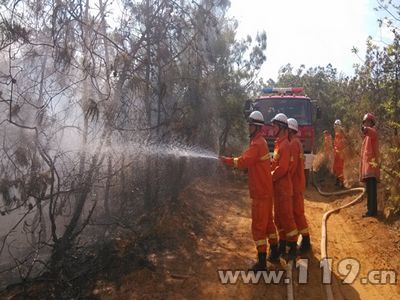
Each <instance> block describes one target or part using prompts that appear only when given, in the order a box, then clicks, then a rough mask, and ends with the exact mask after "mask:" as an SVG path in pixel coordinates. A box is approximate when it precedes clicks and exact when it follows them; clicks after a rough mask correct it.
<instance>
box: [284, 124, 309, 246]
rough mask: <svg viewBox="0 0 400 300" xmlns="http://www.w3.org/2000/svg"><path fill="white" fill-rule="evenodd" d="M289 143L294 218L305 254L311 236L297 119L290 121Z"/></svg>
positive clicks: (301, 146) (302, 155)
mask: <svg viewBox="0 0 400 300" xmlns="http://www.w3.org/2000/svg"><path fill="white" fill-rule="evenodd" d="M288 127H289V141H290V150H291V159H290V161H291V163H290V166H289V174H290V176H291V178H292V184H293V197H292V199H293V200H292V202H293V216H294V221H295V222H296V226H297V230H298V231H299V234H301V236H302V240H301V244H300V247H299V251H300V252H302V253H304V252H307V251H309V250H310V248H311V244H310V234H309V231H308V224H307V219H306V216H305V214H304V196H303V195H304V190H305V188H306V179H305V175H304V152H303V145H302V144H301V142H300V140H299V138H298V137H297V132H298V131H299V126H298V124H297V121H296V119H293V118H289V119H288Z"/></svg>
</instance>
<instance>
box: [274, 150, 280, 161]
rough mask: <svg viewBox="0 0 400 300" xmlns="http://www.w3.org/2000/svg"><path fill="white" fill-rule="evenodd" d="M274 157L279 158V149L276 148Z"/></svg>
mask: <svg viewBox="0 0 400 300" xmlns="http://www.w3.org/2000/svg"><path fill="white" fill-rule="evenodd" d="M274 159H275V160H278V159H279V152H278V150H275V151H274Z"/></svg>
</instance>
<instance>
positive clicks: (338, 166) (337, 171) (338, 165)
mask: <svg viewBox="0 0 400 300" xmlns="http://www.w3.org/2000/svg"><path fill="white" fill-rule="evenodd" d="M344 146H345V145H344V135H343V132H342V131H341V129H338V130H336V131H335V140H334V143H333V148H334V156H333V159H334V160H333V174H334V175H335V176H336V178H338V179H339V180H340V181H341V182H343V180H344V176H343V167H344V157H343V151H344Z"/></svg>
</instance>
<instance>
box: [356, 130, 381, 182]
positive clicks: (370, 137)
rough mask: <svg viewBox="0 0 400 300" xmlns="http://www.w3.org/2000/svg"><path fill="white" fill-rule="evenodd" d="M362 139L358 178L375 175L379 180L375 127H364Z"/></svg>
mask: <svg viewBox="0 0 400 300" xmlns="http://www.w3.org/2000/svg"><path fill="white" fill-rule="evenodd" d="M363 131H364V140H363V143H362V146H361V162H360V180H362V181H364V180H365V179H367V178H371V177H375V178H376V179H377V180H379V175H380V170H379V166H378V161H379V143H378V137H377V133H376V129H375V128H373V127H364V130H363Z"/></svg>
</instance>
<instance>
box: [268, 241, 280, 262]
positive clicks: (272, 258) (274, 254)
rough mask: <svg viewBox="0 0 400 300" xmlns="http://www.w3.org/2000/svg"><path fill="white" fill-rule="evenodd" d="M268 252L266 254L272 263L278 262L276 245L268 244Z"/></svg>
mask: <svg viewBox="0 0 400 300" xmlns="http://www.w3.org/2000/svg"><path fill="white" fill-rule="evenodd" d="M269 248H270V252H269V256H268V260H269V261H270V262H273V263H277V262H279V250H278V245H270V246H269Z"/></svg>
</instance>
